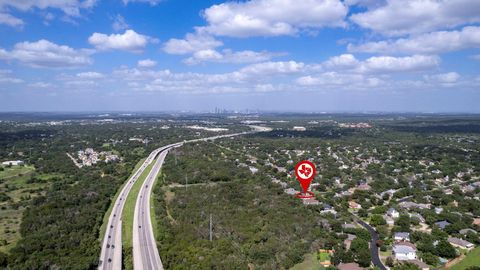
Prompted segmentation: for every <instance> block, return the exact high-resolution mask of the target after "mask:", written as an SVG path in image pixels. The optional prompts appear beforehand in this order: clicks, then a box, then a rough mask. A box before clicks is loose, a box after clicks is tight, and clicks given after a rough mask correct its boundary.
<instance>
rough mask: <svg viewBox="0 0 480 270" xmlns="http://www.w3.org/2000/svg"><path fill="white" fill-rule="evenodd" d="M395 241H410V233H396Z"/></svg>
mask: <svg viewBox="0 0 480 270" xmlns="http://www.w3.org/2000/svg"><path fill="white" fill-rule="evenodd" d="M393 239H394V240H395V241H410V233H408V232H396V233H395V234H394V236H393Z"/></svg>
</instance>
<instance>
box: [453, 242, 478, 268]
mask: <svg viewBox="0 0 480 270" xmlns="http://www.w3.org/2000/svg"><path fill="white" fill-rule="evenodd" d="M479 265H480V247H476V248H474V249H473V250H472V251H470V252H469V253H468V255H467V256H466V257H465V258H464V259H463V260H461V261H460V262H459V263H457V264H455V265H453V266H452V267H450V268H449V269H452V270H464V269H467V268H468V267H470V266H479Z"/></svg>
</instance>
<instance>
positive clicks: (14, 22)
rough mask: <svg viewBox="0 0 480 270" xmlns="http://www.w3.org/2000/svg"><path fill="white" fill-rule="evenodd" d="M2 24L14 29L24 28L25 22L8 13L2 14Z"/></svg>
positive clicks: (0, 20) (0, 22)
mask: <svg viewBox="0 0 480 270" xmlns="http://www.w3.org/2000/svg"><path fill="white" fill-rule="evenodd" d="M0 24H5V25H8V26H12V27H22V26H23V25H24V24H25V23H24V22H23V20H21V19H19V18H17V17H14V16H12V15H10V14H8V13H3V12H0Z"/></svg>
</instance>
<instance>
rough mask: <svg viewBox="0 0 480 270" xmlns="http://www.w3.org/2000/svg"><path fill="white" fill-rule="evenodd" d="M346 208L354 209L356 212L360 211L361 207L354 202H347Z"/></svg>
mask: <svg viewBox="0 0 480 270" xmlns="http://www.w3.org/2000/svg"><path fill="white" fill-rule="evenodd" d="M348 207H350V208H351V209H355V210H358V209H362V206H361V205H360V204H358V203H356V202H354V201H349V202H348Z"/></svg>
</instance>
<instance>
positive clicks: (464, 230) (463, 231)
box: [460, 228, 477, 235]
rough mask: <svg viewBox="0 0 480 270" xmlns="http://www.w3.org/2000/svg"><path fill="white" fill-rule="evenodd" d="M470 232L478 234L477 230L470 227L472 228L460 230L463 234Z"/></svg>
mask: <svg viewBox="0 0 480 270" xmlns="http://www.w3.org/2000/svg"><path fill="white" fill-rule="evenodd" d="M468 233H474V234H477V231H475V230H472V229H470V228H467V229H463V230H460V234H462V235H467V234H468Z"/></svg>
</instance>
